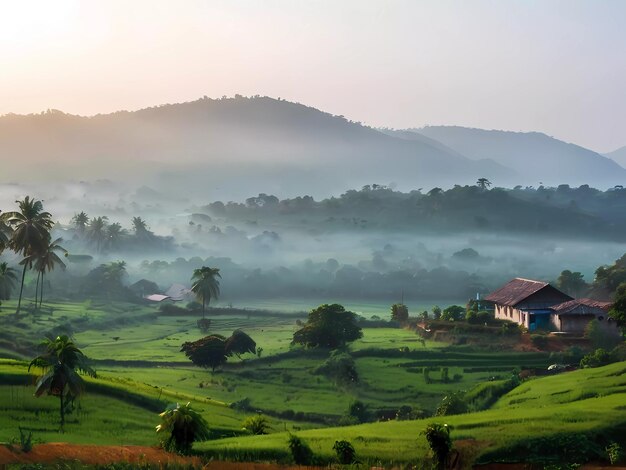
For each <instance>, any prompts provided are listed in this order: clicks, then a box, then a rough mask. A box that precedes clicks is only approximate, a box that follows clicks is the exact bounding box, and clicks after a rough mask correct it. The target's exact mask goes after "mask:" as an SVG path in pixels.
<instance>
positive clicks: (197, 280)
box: [191, 266, 222, 318]
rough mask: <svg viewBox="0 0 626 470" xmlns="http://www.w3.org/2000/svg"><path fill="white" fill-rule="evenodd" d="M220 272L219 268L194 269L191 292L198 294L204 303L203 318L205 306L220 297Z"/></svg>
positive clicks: (198, 297) (203, 267)
mask: <svg viewBox="0 0 626 470" xmlns="http://www.w3.org/2000/svg"><path fill="white" fill-rule="evenodd" d="M221 277H222V276H221V275H220V270H219V269H218V268H209V267H207V266H202V267H201V268H199V269H194V271H193V276H191V280H192V281H193V284H192V285H191V292H193V293H194V294H196V298H197V299H198V300H199V301H201V302H202V318H204V312H205V305H206V304H208V303H209V302H211V299H217V298H218V297H219V295H220V281H219V280H218V278H221Z"/></svg>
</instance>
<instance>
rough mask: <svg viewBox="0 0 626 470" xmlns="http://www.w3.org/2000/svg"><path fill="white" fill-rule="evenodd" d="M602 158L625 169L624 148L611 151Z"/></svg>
mask: <svg viewBox="0 0 626 470" xmlns="http://www.w3.org/2000/svg"><path fill="white" fill-rule="evenodd" d="M604 156H605V157H607V158H610V159H611V160H614V161H616V162H617V163H619V164H620V165H621V166H623V167H625V168H626V146H624V147H621V148H618V149H617V150H613V151H612V152H609V153H605V154H604Z"/></svg>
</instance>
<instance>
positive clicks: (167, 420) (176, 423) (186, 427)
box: [156, 403, 211, 455]
mask: <svg viewBox="0 0 626 470" xmlns="http://www.w3.org/2000/svg"><path fill="white" fill-rule="evenodd" d="M159 416H160V417H161V424H159V425H158V426H157V427H156V432H157V434H162V435H163V437H162V439H161V445H162V446H163V448H164V449H165V450H167V451H168V452H177V453H179V454H183V455H186V454H189V453H190V452H191V447H192V445H193V443H194V442H196V441H198V442H201V441H206V440H208V439H209V438H210V437H211V432H210V430H209V425H208V423H207V422H206V421H205V419H204V418H203V417H202V415H200V413H198V412H197V411H195V410H194V409H192V408H191V403H187V404H186V405H179V404H178V403H177V404H176V405H173V404H172V405H170V406H168V407H167V409H166V410H165V411H164V412H163V413H161V414H159Z"/></svg>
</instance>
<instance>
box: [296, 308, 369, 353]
mask: <svg viewBox="0 0 626 470" xmlns="http://www.w3.org/2000/svg"><path fill="white" fill-rule="evenodd" d="M362 336H363V333H362V331H361V328H360V327H359V326H358V325H357V322H356V315H355V314H354V313H352V312H349V311H347V310H345V309H344V307H343V306H342V305H339V304H330V305H329V304H323V305H320V306H319V307H317V308H315V309H313V310H311V312H310V313H309V316H308V319H307V322H306V324H305V325H304V327H303V328H301V329H300V330H298V331H296V332H295V333H294V335H293V341H292V344H302V345H305V346H307V347H326V348H337V347H339V346H344V345H345V344H346V343H349V342H352V341H354V340H357V339H359V338H361V337H362Z"/></svg>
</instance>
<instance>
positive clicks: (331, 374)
mask: <svg viewBox="0 0 626 470" xmlns="http://www.w3.org/2000/svg"><path fill="white" fill-rule="evenodd" d="M313 373H314V374H322V375H325V376H326V377H328V378H330V379H332V380H334V381H335V382H336V383H338V384H341V385H352V384H356V383H358V381H359V374H358V373H357V370H356V363H355V362H354V359H352V356H350V354H347V353H343V352H338V351H333V352H332V354H331V355H330V357H329V358H328V359H326V361H324V363H323V364H322V365H321V366H319V367H317V368H316V369H315V370H314V371H313Z"/></svg>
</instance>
